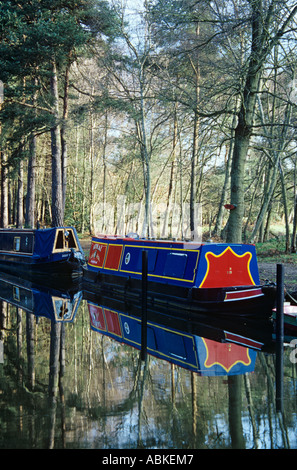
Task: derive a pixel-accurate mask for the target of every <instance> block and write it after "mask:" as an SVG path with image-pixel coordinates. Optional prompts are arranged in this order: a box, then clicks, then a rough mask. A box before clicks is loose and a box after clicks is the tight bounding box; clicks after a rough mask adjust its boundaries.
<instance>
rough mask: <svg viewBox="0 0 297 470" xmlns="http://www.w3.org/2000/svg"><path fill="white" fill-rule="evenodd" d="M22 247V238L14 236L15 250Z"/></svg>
mask: <svg viewBox="0 0 297 470" xmlns="http://www.w3.org/2000/svg"><path fill="white" fill-rule="evenodd" d="M20 247H21V238H20V237H14V239H13V250H14V251H20Z"/></svg>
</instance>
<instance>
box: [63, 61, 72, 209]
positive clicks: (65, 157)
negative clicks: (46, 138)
mask: <svg viewBox="0 0 297 470" xmlns="http://www.w3.org/2000/svg"><path fill="white" fill-rule="evenodd" d="M70 57H71V56H69V62H68V64H67V66H66V71H65V77H64V96H63V120H62V126H61V152H62V155H61V159H62V196H63V213H64V212H65V202H66V186H67V167H68V147H67V139H66V127H67V118H68V108H69V93H68V92H69V72H70V66H71V62H70Z"/></svg>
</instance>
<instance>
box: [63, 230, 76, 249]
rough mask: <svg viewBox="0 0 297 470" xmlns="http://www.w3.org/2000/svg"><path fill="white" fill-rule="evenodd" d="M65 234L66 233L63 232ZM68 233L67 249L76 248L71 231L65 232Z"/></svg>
mask: <svg viewBox="0 0 297 470" xmlns="http://www.w3.org/2000/svg"><path fill="white" fill-rule="evenodd" d="M65 232H66V231H65ZM67 232H68V234H69V235H68V248H77V245H76V240H75V237H74V234H73V231H72V230H67Z"/></svg>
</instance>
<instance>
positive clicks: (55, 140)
mask: <svg viewBox="0 0 297 470" xmlns="http://www.w3.org/2000/svg"><path fill="white" fill-rule="evenodd" d="M51 93H52V98H53V102H54V105H53V109H54V118H55V122H54V125H53V127H52V129H51V145H52V226H53V227H59V226H63V223H64V211H63V191H62V161H61V132H60V126H59V95H58V77H57V67H56V62H55V60H53V62H52V76H51Z"/></svg>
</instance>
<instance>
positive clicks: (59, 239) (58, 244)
mask: <svg viewBox="0 0 297 470" xmlns="http://www.w3.org/2000/svg"><path fill="white" fill-rule="evenodd" d="M63 248H64V231H63V230H58V234H57V238H56V244H55V249H56V250H63Z"/></svg>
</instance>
